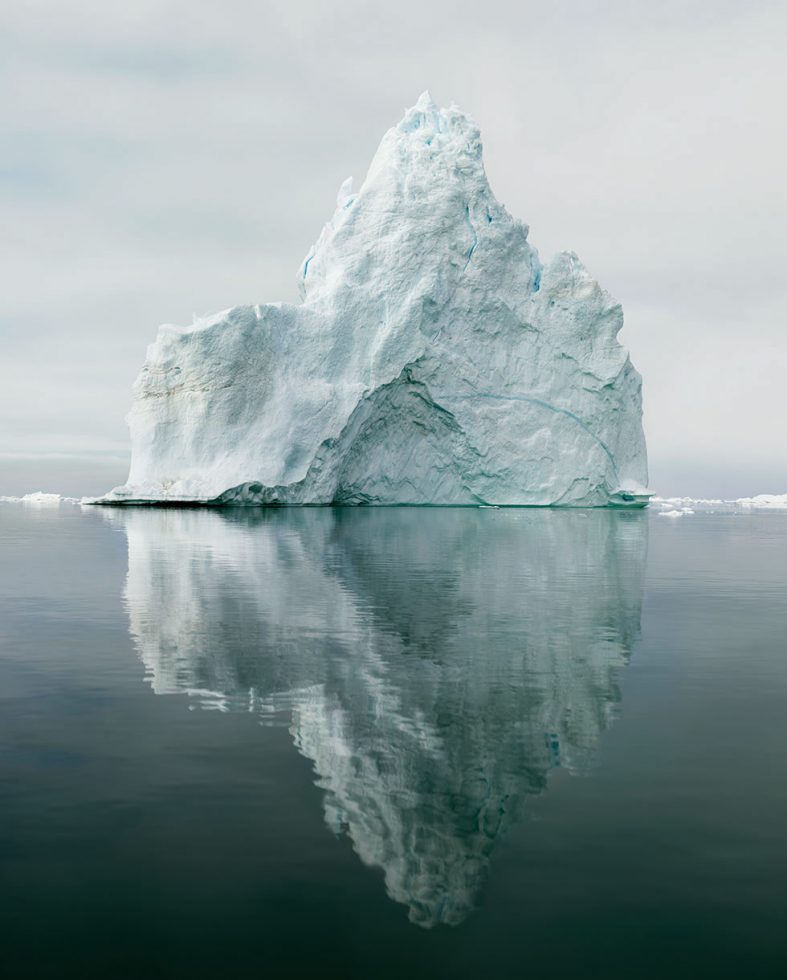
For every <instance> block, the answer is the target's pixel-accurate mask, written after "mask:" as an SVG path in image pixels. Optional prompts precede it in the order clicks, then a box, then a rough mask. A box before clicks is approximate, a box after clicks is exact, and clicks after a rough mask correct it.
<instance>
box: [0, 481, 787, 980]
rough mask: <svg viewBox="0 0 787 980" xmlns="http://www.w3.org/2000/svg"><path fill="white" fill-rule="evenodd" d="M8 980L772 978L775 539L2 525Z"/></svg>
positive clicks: (529, 512)
mask: <svg viewBox="0 0 787 980" xmlns="http://www.w3.org/2000/svg"><path fill="white" fill-rule="evenodd" d="M0 886H1V887H0V970H1V971H2V976H3V977H7V978H9V980H23V978H27V977H46V978H58V980H59V978H63V977H79V978H87V977H102V978H108V980H125V978H145V980H152V978H181V977H182V978H184V980H185V978H190V980H193V978H203V977H205V978H207V977H211V978H216V977H221V978H228V980H234V978H263V977H264V978H294V977H297V978H300V977H313V978H317V977H320V978H334V977H336V978H355V977H358V978H374V980H376V978H397V980H403V978H438V980H439V978H488V977H489V978H491V977H495V978H509V977H510V978H519V977H534V978H550V980H553V978H563V977H566V978H569V977H570V978H585V977H587V978H591V977H592V978H603V980H608V978H609V980H616V978H621V980H639V978H653V980H665V978H670V980H676V978H687V980H688V978H692V980H696V978H705V977H708V978H713V980H719V978H726V977H730V978H732V977H735V978H739V977H745V978H747V980H750V978H771V977H773V978H783V977H785V976H787V511H779V510H771V511H765V510H753V509H749V510H745V509H744V510H741V509H738V510H735V511H728V512H722V511H718V510H717V511H714V510H712V509H711V510H701V509H695V508H692V507H689V506H687V505H686V503H685V502H683V503H682V504H680V505H676V506H671V507H669V508H667V507H666V506H662V507H661V508H654V507H651V508H648V509H647V510H640V511H612V510H543V509H505V508H501V509H495V508H415V507H409V508H302V509H296V508H270V509H235V510H232V509H226V510H206V509H192V508H158V507H139V508H125V509H122V508H109V507H97V506H84V505H80V504H78V503H76V502H73V501H66V500H62V499H58V498H42V497H39V498H30V499H28V500H25V501H19V500H16V501H14V500H7V501H5V502H3V503H0Z"/></svg>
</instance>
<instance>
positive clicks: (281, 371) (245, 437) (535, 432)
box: [105, 93, 647, 505]
mask: <svg viewBox="0 0 787 980" xmlns="http://www.w3.org/2000/svg"><path fill="white" fill-rule="evenodd" d="M527 236H528V228H527V225H525V224H523V223H522V222H521V221H517V220H516V219H514V218H512V217H511V215H509V214H508V212H507V211H506V210H505V208H504V207H503V206H502V205H501V204H500V203H499V202H498V201H497V200H496V199H495V197H494V195H493V194H492V191H491V189H490V187H489V184H488V182H487V179H486V174H485V173H484V167H483V161H482V155H481V141H480V136H479V131H478V128H477V127H476V124H475V123H474V122H473V121H472V119H470V118H469V117H468V116H467V115H465V114H464V113H463V112H461V111H460V110H459V109H458V108H457V107H455V106H452V107H451V108H448V109H439V108H438V107H437V106H436V105H435V103H434V102H433V101H432V99H431V98H430V96H429V95H428V93H424V94H423V95H422V96H421V98H420V99H419V100H418V102H417V104H416V105H415V106H414V107H413V108H411V109H408V110H407V112H406V113H405V115H404V118H403V119H402V120H401V122H400V123H399V124H398V125H397V126H395V127H394V128H393V129H390V130H389V131H388V132H387V133H386V134H385V136H384V137H383V140H382V142H381V144H380V147H379V149H378V151H377V154H376V155H375V157H374V160H373V161H372V164H371V167H370V169H369V173H368V175H367V178H366V180H365V181H364V183H363V186H362V187H361V189H360V190H359V191H358V193H357V194H356V193H353V191H352V182H351V181H350V180H347V181H345V182H344V183H343V184H342V186H341V188H340V189H339V193H338V196H337V208H336V212H335V213H334V215H333V217H332V218H331V220H330V221H329V222H328V224H327V225H326V226H325V227H324V228H323V231H322V233H321V235H320V237H319V239H318V240H317V242H316V244H315V245H314V246H313V247H312V248H311V249H310V251H309V252H308V254H307V255H306V258H305V259H304V261H303V264H302V265H301V268H300V271H299V273H298V276H299V280H300V289H301V294H302V300H303V302H302V303H301V305H300V306H291V305H287V304H281V303H274V304H268V305H265V306H240V307H235V308H234V309H231V310H228V311H226V312H224V313H219V314H217V315H215V316H212V317H209V318H206V319H202V320H199V321H197V322H195V323H194V324H193V325H192V326H191V327H187V328H178V327H173V326H163V327H161V328H160V330H159V334H158V338H157V339H156V341H155V343H154V344H152V346H151V347H150V348H149V349H148V357H147V362H146V364H145V366H144V368H143V369H142V373H141V374H140V376H139V378H138V379H137V382H136V385H135V400H134V405H133V408H132V410H131V414H130V416H129V422H130V427H131V438H132V462H131V471H130V474H129V478H128V483H127V485H125V486H123V487H118V488H117V489H116V490H114V491H113V492H112V493H111V494H110V495H108V497H107V498H105V499H108V500H112V501H115V502H133V501H145V500H155V501H162V500H163V501H167V500H169V501H203V502H209V501H210V502H235V503H293V504H305V503H322V504H328V503H345V504H360V503H380V504H394V503H432V504H483V503H490V504H531V505H554V504H562V505H605V504H607V503H608V502H609V500H610V497H611V495H612V494H614V493H615V491H616V490H618V489H619V488H620V487H626V488H628V489H629V490H632V489H633V490H634V491H636V490H637V489H640V488H642V487H644V486H646V484H647V462H646V453H645V440H644V436H643V432H642V424H641V397H640V377H639V375H638V374H637V372H636V371H635V370H634V368H633V367H632V365H631V362H630V360H629V358H628V355H627V353H626V350H625V349H624V348H623V347H622V346H621V345H620V343H619V342H618V340H617V335H618V331H619V330H620V328H621V326H622V324H623V314H622V311H621V308H620V306H619V304H618V303H617V302H616V301H615V300H614V299H613V298H612V297H611V296H610V295H609V293H607V292H606V291H605V290H603V289H602V288H601V287H600V286H599V285H598V283H597V282H596V281H595V280H594V279H593V278H592V277H591V276H590V275H589V274H588V272H587V271H586V270H585V268H584V266H583V265H582V263H581V262H580V261H579V259H578V258H577V256H576V255H574V254H573V253H561V254H559V255H557V256H556V257H555V258H554V259H553V260H552V261H551V262H550V263H549V264H547V265H543V264H542V263H541V261H540V260H539V257H538V253H537V252H536V250H535V249H534V248H533V247H532V246H531V245H530V243H529V242H528V237H527Z"/></svg>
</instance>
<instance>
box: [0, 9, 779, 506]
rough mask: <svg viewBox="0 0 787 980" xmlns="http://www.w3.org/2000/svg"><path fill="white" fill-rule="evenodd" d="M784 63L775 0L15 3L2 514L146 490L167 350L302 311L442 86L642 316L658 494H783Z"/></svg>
mask: <svg viewBox="0 0 787 980" xmlns="http://www.w3.org/2000/svg"><path fill="white" fill-rule="evenodd" d="M786 45H787V4H784V3H782V2H757V0H753V2H748V3H741V2H740V0H736V2H735V3H731V2H730V3H728V2H726V0H714V2H709V0H700V2H694V0H681V2H673V0H662V2H660V3H658V4H654V3H652V2H622V0H621V2H617V0H609V2H595V3H591V2H581V0H572V2H554V3H544V2H543V0H539V2H530V0H512V2H497V0H484V2H482V3H481V2H478V0H473V2H463V0H451V2H430V0H418V2H410V0H401V2H396V3H386V2H379V3H371V2H366V3H361V2H352V0H342V2H337V3H331V2H326V0H323V2H319V0H298V2H297V3H294V2H287V3H278V2H267V3H266V2H264V0H258V2H244V0H238V2H233V0H223V2H215V3H214V2H202V0H188V2H181V0H173V2H165V0H159V2H149V0H134V3H122V4H121V3H113V2H107V0H102V2H87V0H69V2H65V0H48V2H36V0H27V2H25V3H20V4H5V5H4V7H3V12H2V13H0V76H1V80H2V85H1V86H0V106H1V107H2V108H1V109H0V111H1V112H2V126H0V202H1V206H2V215H3V235H2V239H0V248H1V249H2V257H1V258H2V265H1V266H0V267H1V268H2V291H1V292H0V367H1V368H2V374H0V377H1V378H2V383H1V384H0V493H3V492H19V490H20V489H36V488H38V486H39V485H41V484H48V486H47V487H45V488H46V489H50V488H51V489H65V490H69V489H72V488H74V479H75V478H74V474H79V473H81V472H84V473H88V472H93V473H95V472H98V470H100V468H101V467H102V466H105V467H108V468H110V469H111V470H112V476H113V477H114V475H115V474H116V473H117V479H116V480H114V481H113V482H119V481H122V480H123V479H124V477H125V472H124V469H125V461H126V459H127V457H128V449H129V447H128V439H127V431H126V426H125V421H124V416H125V414H126V412H127V411H128V409H129V407H130V401H131V393H130V388H131V384H132V382H133V380H134V377H135V376H136V374H137V372H138V370H139V368H140V366H141V364H142V362H143V360H144V354H145V347H146V345H147V344H148V343H150V342H151V341H152V340H153V339H154V337H155V333H156V328H157V325H158V324H159V323H162V322H170V323H189V322H190V321H191V318H192V314H194V313H197V314H202V313H207V312H210V311H215V310H220V309H224V308H226V307H229V306H233V305H235V304H237V303H257V302H265V301H270V300H288V301H295V300H296V297H297V293H296V286H295V275H296V270H297V267H298V264H299V262H300V261H301V259H302V258H303V256H304V255H305V254H306V252H307V250H308V248H309V245H310V244H311V242H312V241H313V240H314V239H315V238H316V237H317V235H318V234H319V231H320V228H321V227H322V224H323V223H324V221H325V220H327V218H328V217H330V215H331V213H332V210H333V207H334V202H335V196H336V190H337V188H338V186H339V184H340V183H341V182H342V180H343V179H344V178H345V177H346V176H348V175H349V174H353V175H354V176H355V178H356V182H359V181H360V179H362V177H363V175H364V173H365V171H366V167H367V165H368V163H369V161H370V160H371V157H372V155H373V153H374V151H375V149H376V147H377V144H378V142H379V140H380V137H381V136H382V134H383V132H384V131H385V130H386V129H387V128H388V127H389V126H391V125H393V124H394V123H396V122H397V121H398V119H399V118H400V116H401V115H402V111H403V109H404V108H405V106H408V105H411V104H412V103H413V102H414V101H415V100H416V98H417V97H418V95H419V93H420V92H421V91H422V90H423V89H425V88H429V89H430V90H431V92H432V95H433V96H434V97H435V99H436V100H437V101H438V102H439V103H440V104H447V103H449V102H451V101H456V102H458V103H459V104H460V105H461V106H462V108H464V109H465V110H466V111H468V112H469V113H470V114H471V115H473V116H474V117H475V119H476V120H477V122H478V123H479V125H480V127H481V131H482V137H483V140H484V148H485V149H484V153H485V161H486V169H487V173H488V175H489V178H490V182H491V184H492V188H493V190H494V191H495V193H496V195H497V197H498V199H499V200H500V201H502V202H503V203H504V204H505V205H506V206H507V208H508V209H509V211H511V212H512V213H513V214H514V215H516V216H517V217H520V218H523V219H524V220H525V221H527V222H528V223H529V224H530V228H531V241H532V243H533V244H534V245H535V246H536V247H537V248H538V249H539V250H540V252H541V255H542V258H544V259H547V258H548V257H549V256H550V255H551V254H552V253H553V252H554V251H556V250H559V249H572V250H574V251H576V252H578V253H579V255H580V257H581V258H582V260H583V261H584V263H585V265H586V266H587V267H588V268H589V269H590V271H591V272H592V273H593V274H594V275H595V276H596V277H597V278H598V279H599V280H600V281H601V283H602V284H603V285H604V286H605V287H606V288H607V289H609V290H610V291H611V292H612V293H613V294H614V295H615V296H617V297H618V298H619V299H620V300H621V302H622V303H623V308H624V311H625V317H626V325H625V327H624V330H623V332H622V334H621V339H622V340H623V341H624V343H626V344H627V345H628V347H629V349H630V351H631V355H632V359H633V360H634V363H635V365H636V366H637V368H638V369H639V370H640V372H641V373H642V375H643V377H644V383H645V428H646V433H647V436H648V445H649V453H650V460H651V484H652V485H653V486H654V487H655V488H656V489H657V490H659V491H661V492H666V493H669V492H685V493H689V494H694V495H698V494H717V493H719V494H723V495H728V496H729V495H740V494H744V493H752V492H761V491H769V492H777V491H779V492H784V491H785V490H787V323H785V312H786V311H787V276H786V275H785V264H786V261H785V260H786V259H787V232H786V230H785V228H786V226H787V222H786V221H785V215H786V214H787V191H786V190H785V187H786V186H787V177H786V176H785V175H787V136H786V135H785V133H786V132H787V129H786V127H785V98H786V97H787V71H786V69H785V61H786V59H785V53H784V52H785V49H786V48H785V46H786ZM356 186H358V183H356ZM102 461H103V462H102ZM66 471H68V473H70V474H71V476H70V477H69V480H71V483H69V484H68V486H66V485H65V484H64V483H63V480H64V476H63V474H64V473H65V472H66ZM94 478H95V477H94ZM25 481H27V483H28V484H31V485H27V486H21V484H23V483H25ZM33 482H34V483H35V486H32V483H33ZM76 482H77V483H78V479H77V481H76ZM79 489H80V488H79V487H76V488H74V491H75V492H76V491H77V490H79ZM93 489H95V490H96V491H98V490H101V489H103V487H101V486H96V487H90V488H87V487H85V492H88V490H90V491H91V492H92V490H93Z"/></svg>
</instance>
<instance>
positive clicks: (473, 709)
mask: <svg viewBox="0 0 787 980" xmlns="http://www.w3.org/2000/svg"><path fill="white" fill-rule="evenodd" d="M112 519H113V520H117V521H119V522H120V523H122V525H123V526H124V528H125V531H126V534H127V536H128V580H127V588H126V598H127V604H128V613H129V619H130V629H131V633H132V635H133V638H134V641H135V643H136V645H137V648H138V650H139V654H140V656H141V658H142V660H143V662H144V664H145V668H146V672H147V676H148V679H149V682H150V684H151V685H152V688H153V690H154V691H155V692H156V693H157V694H170V693H187V694H189V695H191V696H193V697H194V698H195V703H198V704H200V705H202V706H203V707H206V708H219V709H222V710H233V709H242V710H253V711H257V712H259V713H260V715H261V716H263V717H265V718H268V719H269V720H270V719H271V718H272V719H273V720H275V719H276V718H277V717H278V716H279V715H280V714H281V713H282V712H286V716H285V717H286V718H287V720H288V721H289V722H291V732H292V735H293V738H294V740H295V744H296V746H297V748H298V749H299V751H300V752H302V753H303V754H304V755H305V756H307V757H308V758H310V759H311V760H312V761H313V764H314V771H315V773H316V777H317V782H318V784H319V786H320V787H321V788H322V789H323V791H324V793H325V818H326V822H327V823H328V825H329V826H330V827H331V829H332V830H334V831H335V832H336V833H341V832H346V833H347V834H348V835H349V836H350V838H351V840H352V842H353V846H354V848H355V850H356V852H357V853H358V855H359V856H360V858H361V859H362V860H363V861H364V862H366V863H367V864H369V865H372V866H376V867H379V868H381V869H382V870H383V872H384V875H385V884H386V888H387V891H388V894H389V895H390V897H391V898H392V899H394V900H395V901H397V902H401V903H402V904H404V905H406V906H407V907H408V909H409V915H410V918H411V920H412V921H413V922H416V923H418V924H420V925H422V926H433V925H436V924H438V923H446V924H457V923H459V922H461V921H462V920H463V919H464V918H465V917H466V916H467V915H468V913H469V912H470V911H471V910H472V909H473V907H474V905H475V902H476V900H477V896H478V893H479V890H480V888H481V886H482V884H483V880H484V878H485V875H486V872H487V867H488V864H489V860H490V857H491V854H492V851H493V849H494V847H495V842H496V840H497V839H498V837H500V835H501V834H503V833H505V831H506V830H507V828H508V827H509V826H510V825H511V824H513V823H516V822H517V821H518V820H519V819H520V818H521V814H522V809H523V805H524V804H525V802H526V800H527V798H528V797H529V796H531V795H533V794H537V793H540V792H541V791H542V790H543V789H544V788H545V786H546V784H547V777H548V774H549V772H550V770H551V769H553V768H555V767H557V766H562V767H565V768H568V769H570V770H579V769H582V768H583V767H585V766H587V765H588V764H589V762H590V761H591V759H592V756H593V752H594V749H595V747H596V745H597V742H598V740H599V737H600V736H601V734H602V733H603V732H604V730H605V729H606V727H607V726H608V725H609V723H610V721H611V720H612V719H613V718H614V714H615V710H616V706H617V704H618V702H619V700H620V695H619V691H618V686H617V675H618V670H619V668H620V667H622V666H623V665H624V664H625V663H626V661H627V659H628V657H629V655H630V652H631V649H632V645H633V643H634V641H635V639H636V637H637V634H638V631H639V621H640V608H641V596H642V585H643V576H644V570H645V559H646V550H647V516H646V515H645V514H643V513H620V512H610V511H588V512H579V511H562V512H555V511H544V510H538V511H529V510H500V511H497V510H469V509H462V510H440V509H437V510H436V509H377V508H375V509H370V510H364V509H358V508H351V509H346V510H343V509H338V510H332V509H293V510H290V509H281V510H262V511H258V512H257V511H254V512H249V511H248V510H244V511H242V512H230V511H226V512H211V511H199V510H135V511H124V512H122V513H119V512H117V511H115V512H113V514H112Z"/></svg>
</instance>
